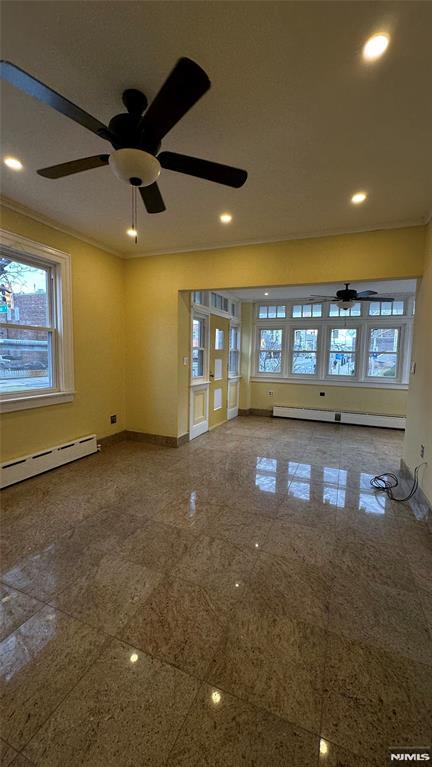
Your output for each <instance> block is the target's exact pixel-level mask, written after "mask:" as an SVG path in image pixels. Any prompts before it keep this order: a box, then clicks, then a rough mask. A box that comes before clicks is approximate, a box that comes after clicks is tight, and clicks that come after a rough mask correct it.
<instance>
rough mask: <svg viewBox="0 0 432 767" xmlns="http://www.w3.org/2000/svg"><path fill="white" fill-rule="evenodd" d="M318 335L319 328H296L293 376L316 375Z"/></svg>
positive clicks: (292, 361)
mask: <svg viewBox="0 0 432 767" xmlns="http://www.w3.org/2000/svg"><path fill="white" fill-rule="evenodd" d="M318 334H319V331H318V328H309V327H308V328H294V330H293V336H292V352H291V372H292V374H293V375H302V376H304V375H308V376H314V375H316V373H317V354H318Z"/></svg>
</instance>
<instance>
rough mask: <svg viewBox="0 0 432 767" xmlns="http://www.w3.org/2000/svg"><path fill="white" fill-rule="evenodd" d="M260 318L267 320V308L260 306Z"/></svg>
mask: <svg viewBox="0 0 432 767" xmlns="http://www.w3.org/2000/svg"><path fill="white" fill-rule="evenodd" d="M258 317H259V318H260V319H266V318H267V306H260V307H259V310H258Z"/></svg>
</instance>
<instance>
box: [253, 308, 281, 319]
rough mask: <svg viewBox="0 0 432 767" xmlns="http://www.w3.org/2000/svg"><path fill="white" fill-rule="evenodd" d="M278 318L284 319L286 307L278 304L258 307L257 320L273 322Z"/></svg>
mask: <svg viewBox="0 0 432 767" xmlns="http://www.w3.org/2000/svg"><path fill="white" fill-rule="evenodd" d="M278 317H283V318H285V317H286V306H283V304H278V305H277V306H273V305H270V304H269V305H267V304H262V305H261V306H258V319H260V320H275V319H276V318H278Z"/></svg>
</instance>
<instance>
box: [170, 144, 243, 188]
mask: <svg viewBox="0 0 432 767" xmlns="http://www.w3.org/2000/svg"><path fill="white" fill-rule="evenodd" d="M158 160H159V162H160V164H161V165H162V168H166V169H167V170H174V171H177V173H186V175H188V176H196V177H197V178H204V179H206V180H207V181H214V182H215V183H216V184H225V186H233V187H234V188H235V189H239V188H240V187H241V186H243V184H244V183H245V181H246V179H247V175H248V174H247V172H246V171H245V170H241V169H240V168H233V167H232V166H231V165H221V164H220V163H218V162H210V161H209V160H200V159H199V158H198V157H189V155H187V154H177V152H161V153H160V155H158Z"/></svg>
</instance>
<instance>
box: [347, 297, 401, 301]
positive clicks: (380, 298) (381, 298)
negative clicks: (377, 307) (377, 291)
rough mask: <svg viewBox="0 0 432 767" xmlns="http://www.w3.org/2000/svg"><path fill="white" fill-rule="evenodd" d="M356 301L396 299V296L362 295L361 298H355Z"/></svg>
mask: <svg viewBox="0 0 432 767" xmlns="http://www.w3.org/2000/svg"><path fill="white" fill-rule="evenodd" d="M355 300H356V301H394V298H387V296H376V297H374V296H372V297H369V298H362V297H361V296H360V297H359V298H356V299H355Z"/></svg>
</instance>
